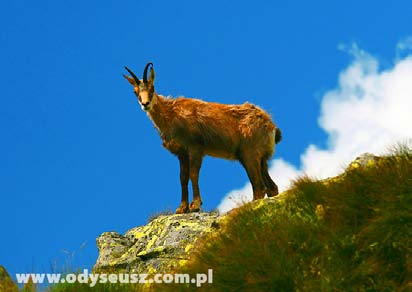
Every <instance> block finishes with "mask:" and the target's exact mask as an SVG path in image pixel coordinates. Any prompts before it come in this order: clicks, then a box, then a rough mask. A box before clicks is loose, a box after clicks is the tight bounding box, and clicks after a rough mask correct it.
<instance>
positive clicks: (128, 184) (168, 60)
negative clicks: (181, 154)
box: [0, 1, 412, 273]
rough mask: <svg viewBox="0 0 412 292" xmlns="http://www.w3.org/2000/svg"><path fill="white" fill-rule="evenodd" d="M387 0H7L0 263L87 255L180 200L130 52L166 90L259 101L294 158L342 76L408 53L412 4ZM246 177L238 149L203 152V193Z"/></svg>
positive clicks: (24, 267) (2, 20)
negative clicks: (231, 154)
mask: <svg viewBox="0 0 412 292" xmlns="http://www.w3.org/2000/svg"><path fill="white" fill-rule="evenodd" d="M385 2H386V3H383V1H380V2H377V1H288V2H286V1H283V2H280V1H253V2H249V1H246V2H243V1H207V2H204V3H202V4H201V3H199V1H179V2H176V1H155V2H149V1H145V2H142V1H121V2H119V1H70V2H68V1H37V2H30V1H3V2H2V3H1V4H0V27H1V29H0V43H1V46H0V64H1V70H0V80H1V94H0V97H1V106H0V134H1V136H0V137H1V143H0V195H1V203H0V220H1V222H2V223H3V224H2V226H3V227H2V237H1V248H0V264H2V265H4V266H5V267H6V268H7V269H8V270H9V271H10V272H11V273H15V272H43V271H50V270H51V268H50V266H55V267H56V269H57V270H59V269H61V268H62V267H63V265H64V264H66V262H69V265H71V266H72V267H74V268H78V267H81V268H83V267H91V266H92V265H93V263H94V262H95V260H96V258H97V248H96V246H95V238H96V237H97V236H98V235H99V234H101V233H102V232H104V231H112V230H116V231H118V232H125V231H126V230H127V229H129V228H132V227H134V226H137V225H142V224H145V223H146V222H147V219H148V217H149V216H150V215H151V214H154V213H157V212H160V211H164V210H167V209H170V210H174V209H175V208H176V207H177V206H178V204H179V200H180V183H179V173H178V171H179V165H178V161H177V159H176V158H175V157H173V156H172V155H171V154H169V153H168V152H167V151H166V150H165V149H163V148H162V147H161V141H160V138H159V137H158V134H157V132H156V131H155V130H154V128H153V126H152V124H151V122H150V120H149V119H148V118H147V116H146V114H145V113H143V112H142V111H141V110H140V108H139V106H138V103H137V100H136V98H135V97H134V95H133V93H132V90H131V87H130V86H129V84H128V83H127V82H126V81H125V80H124V79H123V78H122V74H123V73H124V69H123V66H124V65H128V66H129V67H130V68H132V69H134V70H135V72H136V73H138V75H139V76H140V75H141V71H142V70H143V67H144V65H145V64H146V63H147V62H148V61H152V62H153V63H154V65H155V70H156V89H157V92H158V93H160V94H164V95H172V96H179V95H184V96H187V97H197V98H202V99H204V100H207V101H217V102H222V103H243V102H244V101H250V102H253V103H256V104H258V105H259V106H261V107H263V108H264V109H266V110H267V111H268V112H270V113H271V114H272V116H273V118H274V120H275V121H276V123H277V124H278V125H279V127H280V128H281V129H282V131H283V134H284V140H283V141H282V142H281V143H280V144H279V147H278V148H277V150H276V156H275V158H280V159H282V160H284V161H287V163H288V165H290V166H291V167H294V168H296V169H299V168H301V166H302V165H304V161H302V160H301V158H302V155H303V153H306V152H307V151H308V150H307V149H308V145H314V147H317V148H316V149H318V150H322V149H328V147H329V148H330V147H331V143H332V144H333V141H332V142H331V139H330V135H329V134H330V133H328V132H327V131H325V128H323V127H322V123H319V120H320V117H322V116H325V112H324V110H325V108H328V107H327V106H325V100H326V99H325V96H329V95H328V93H330V92H332V91H333V89H336V88H338V89H342V88H346V87H345V86H346V85H347V84H346V83H345V81H342V80H341V79H339V78H340V76H344V75H345V74H344V73H345V72H348V71H347V70H349V71H350V69H351V66H354V67H356V64H358V63H359V64H363V65H364V66H366V67H367V66H369V65H368V64H369V63H368V62H369V61H370V60H372V61H371V62H372V63H373V61H374V62H377V63H378V64H379V69H377V71H376V74H375V75H377V74H380V72H383V71H385V70H388V72H392V71H391V70H392V69H394V68H395V65H396V64H397V62H398V63H399V62H400V61H402V60H403V59H402V60H397V59H396V58H397V57H400V56H399V55H397V54H398V53H403V54H404V55H403V56H402V57H405V56H409V53H408V52H407V50H408V49H410V44H411V43H410V39H409V37H410V36H411V35H412V31H411V29H410V16H411V15H412V3H410V2H409V1H393V2H387V1H385ZM355 44H356V45H355ZM402 45H404V49H402V48H401V46H402ZM342 48H344V49H342ZM353 48H355V49H353ZM401 51H402V52H401ZM362 54H363V55H362ZM365 56H366V59H365V58H364V57H365ZM369 57H370V58H372V59H368V58H369ZM362 58H363V59H362ZM368 60H369V61H368ZM356 62H358V63H356ZM363 65H362V66H363ZM366 67H365V68H366ZM345 70H346V71H345ZM365 70H366V69H365ZM361 71H362V70H361ZM342 72H343V73H342ZM350 72H352V71H350ZM350 72H349V73H348V75H349V76H352V75H350ZM368 72H369V71H368ZM393 72H395V71H393ZM408 72H409V71H408ZM405 74H407V73H405ZM345 84H346V85H345ZM331 90H332V91H331ZM336 98H340V95H337V97H336ZM326 116H327V115H326ZM326 124H327V123H326ZM332 128H333V127H332ZM332 132H333V129H332V130H331V133H332ZM402 135H403V134H400V136H402ZM304 169H305V168H304ZM246 181H247V176H246V174H245V172H244V170H243V169H242V168H241V166H240V165H239V164H238V163H233V162H228V161H224V160H217V159H211V158H208V159H205V161H204V164H203V167H202V171H201V177H200V188H201V192H202V195H203V201H204V208H205V209H206V210H211V209H214V208H216V207H217V206H218V205H219V204H220V202H221V200H222V199H223V198H224V197H225V195H226V194H228V193H230V191H232V190H234V189H237V188H242V187H243V186H244V185H245V183H246ZM67 253H69V254H70V256H69V255H67Z"/></svg>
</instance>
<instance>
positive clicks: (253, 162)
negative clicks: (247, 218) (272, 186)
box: [240, 155, 265, 200]
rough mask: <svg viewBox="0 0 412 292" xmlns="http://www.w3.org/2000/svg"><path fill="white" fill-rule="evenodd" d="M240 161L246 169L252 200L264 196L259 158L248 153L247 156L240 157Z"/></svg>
mask: <svg viewBox="0 0 412 292" xmlns="http://www.w3.org/2000/svg"><path fill="white" fill-rule="evenodd" d="M240 163H241V164H242V165H243V167H244V168H245V169H246V172H247V175H248V177H249V180H250V182H251V184H252V189H253V200H257V199H263V198H264V197H265V183H264V180H263V177H262V170H261V164H260V159H256V156H252V155H250V156H249V158H242V159H241V160H240Z"/></svg>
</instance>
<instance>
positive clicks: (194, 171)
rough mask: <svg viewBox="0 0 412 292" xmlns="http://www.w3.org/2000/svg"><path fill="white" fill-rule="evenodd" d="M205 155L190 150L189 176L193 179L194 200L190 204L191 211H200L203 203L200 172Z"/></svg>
mask: <svg viewBox="0 0 412 292" xmlns="http://www.w3.org/2000/svg"><path fill="white" fill-rule="evenodd" d="M202 160H203V155H202V154H201V153H198V152H196V151H190V163H189V165H190V167H189V168H190V170H189V176H190V180H191V181H192V189H193V201H192V203H191V204H190V206H189V209H190V212H199V211H200V206H201V205H202V198H201V197H200V189H199V172H200V167H201V166H202Z"/></svg>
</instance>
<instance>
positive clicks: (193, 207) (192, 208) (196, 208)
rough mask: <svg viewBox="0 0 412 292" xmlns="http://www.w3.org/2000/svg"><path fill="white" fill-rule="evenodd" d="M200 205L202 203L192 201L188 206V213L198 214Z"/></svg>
mask: <svg viewBox="0 0 412 292" xmlns="http://www.w3.org/2000/svg"><path fill="white" fill-rule="evenodd" d="M201 205H202V201H193V202H192V203H191V204H190V207H189V208H190V212H199V211H200V206H201Z"/></svg>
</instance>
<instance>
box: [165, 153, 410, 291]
mask: <svg viewBox="0 0 412 292" xmlns="http://www.w3.org/2000/svg"><path fill="white" fill-rule="evenodd" d="M288 193H289V194H288V196H286V198H285V199H284V200H282V201H281V202H279V203H277V204H264V205H263V206H261V207H259V208H256V207H253V206H254V205H253V204H249V205H246V206H244V207H242V208H239V209H237V210H236V211H235V212H233V214H231V215H230V217H229V218H228V222H227V224H226V225H225V226H223V227H222V229H221V232H220V234H217V235H216V234H215V235H213V237H212V238H210V237H207V238H204V239H203V244H202V246H201V248H200V249H199V250H198V251H197V253H196V254H195V256H194V257H193V259H192V261H191V262H190V263H189V264H188V265H187V266H186V267H185V268H184V270H180V271H177V272H179V273H183V272H188V273H191V274H195V273H197V272H206V271H207V269H209V268H212V269H213V270H214V276H213V286H209V287H208V286H204V289H205V290H209V289H210V290H213V291H242V290H246V291H294V290H298V291H410V290H412V258H411V255H412V254H411V251H412V250H411V249H412V155H411V152H410V150H408V149H403V150H397V153H395V154H393V155H391V156H387V157H383V158H381V159H380V160H379V161H377V162H376V163H375V164H373V165H369V166H367V167H361V168H354V169H351V170H347V171H346V172H345V173H344V174H343V175H342V176H340V177H339V178H337V179H334V180H330V181H328V182H327V183H325V182H320V181H314V180H311V179H309V178H302V179H300V180H299V181H297V182H295V184H294V187H293V188H292V189H291V190H290V191H289V192H288ZM168 287H169V288H171V289H173V290H175V289H179V287H180V288H181V290H184V287H183V286H176V287H171V286H167V287H166V286H165V287H162V288H168ZM409 289H410V290H409Z"/></svg>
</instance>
